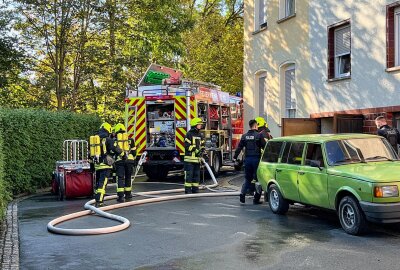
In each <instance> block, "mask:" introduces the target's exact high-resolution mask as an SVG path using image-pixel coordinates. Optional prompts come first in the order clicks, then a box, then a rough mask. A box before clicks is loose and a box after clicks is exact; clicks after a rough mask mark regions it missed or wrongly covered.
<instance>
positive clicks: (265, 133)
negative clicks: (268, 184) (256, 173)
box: [251, 116, 272, 203]
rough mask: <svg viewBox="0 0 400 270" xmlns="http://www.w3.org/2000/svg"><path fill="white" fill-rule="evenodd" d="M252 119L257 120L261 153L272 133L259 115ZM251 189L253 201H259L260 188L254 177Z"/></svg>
mask: <svg viewBox="0 0 400 270" xmlns="http://www.w3.org/2000/svg"><path fill="white" fill-rule="evenodd" d="M254 120H256V122H257V131H258V141H259V144H260V148H261V153H263V151H264V148H265V145H266V144H267V142H268V140H271V139H272V135H271V134H270V132H271V131H270V130H269V128H268V123H267V122H266V121H265V119H264V118H262V117H261V116H259V117H256V119H254ZM251 189H253V190H254V201H255V203H258V202H260V198H261V195H262V188H261V186H260V185H259V184H258V183H257V180H256V179H253V180H252V187H251Z"/></svg>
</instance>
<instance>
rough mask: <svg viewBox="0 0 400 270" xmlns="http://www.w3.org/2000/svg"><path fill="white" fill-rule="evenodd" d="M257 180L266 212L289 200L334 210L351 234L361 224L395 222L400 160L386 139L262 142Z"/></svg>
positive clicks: (399, 214) (282, 209)
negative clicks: (264, 201)
mask: <svg viewBox="0 0 400 270" xmlns="http://www.w3.org/2000/svg"><path fill="white" fill-rule="evenodd" d="M257 176H258V180H259V183H260V185H261V186H262V188H263V190H265V191H267V192H266V196H265V199H266V201H267V200H268V203H269V206H270V208H271V211H272V212H273V213H275V214H285V213H286V212H287V211H288V209H289V205H290V204H293V203H295V202H298V203H301V204H304V205H310V206H317V207H321V208H327V209H332V210H335V211H336V212H337V214H338V216H339V219H340V223H341V225H342V227H343V229H344V230H345V231H346V232H347V233H349V234H353V235H358V234H361V233H363V232H365V231H366V229H367V222H368V221H370V222H376V223H394V222H400V197H399V187H400V160H399V158H398V156H397V154H396V153H395V152H394V151H393V148H392V147H391V146H390V144H389V143H388V142H387V141H386V139H384V138H382V137H379V136H374V135H366V134H337V135H324V134H318V135H301V136H288V137H281V138H276V139H272V140H270V141H268V143H267V145H266V147H265V149H264V154H263V156H262V158H261V161H260V165H259V167H258V171H257Z"/></svg>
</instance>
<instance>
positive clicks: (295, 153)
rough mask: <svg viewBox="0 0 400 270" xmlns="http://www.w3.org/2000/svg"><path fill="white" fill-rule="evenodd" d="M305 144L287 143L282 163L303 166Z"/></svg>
mask: <svg viewBox="0 0 400 270" xmlns="http://www.w3.org/2000/svg"><path fill="white" fill-rule="evenodd" d="M303 149H304V143H300V142H299V143H297V142H296V143H286V145H285V150H284V152H283V155H282V161H281V163H288V164H297V165H299V164H301V159H302V156H303Z"/></svg>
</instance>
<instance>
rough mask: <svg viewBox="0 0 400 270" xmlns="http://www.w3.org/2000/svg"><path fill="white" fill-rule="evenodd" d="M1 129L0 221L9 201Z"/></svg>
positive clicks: (0, 122)
mask: <svg viewBox="0 0 400 270" xmlns="http://www.w3.org/2000/svg"><path fill="white" fill-rule="evenodd" d="M1 115H2V112H1V111H0V126H2V124H3V123H2V121H1V120H2V117H1ZM2 133H3V132H2V129H1V128H0V221H1V220H3V218H4V213H5V211H4V210H5V209H6V207H7V202H8V201H10V199H11V197H10V192H9V191H7V190H6V183H5V182H4V150H3V136H2Z"/></svg>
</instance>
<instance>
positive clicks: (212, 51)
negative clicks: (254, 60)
mask: <svg viewBox="0 0 400 270" xmlns="http://www.w3.org/2000/svg"><path fill="white" fill-rule="evenodd" d="M242 13H243V2H241V1H240V2H239V1H235V0H229V1H221V0H218V1H217V0H215V1H207V0H204V1H202V2H201V3H199V5H198V6H197V9H196V15H195V18H196V23H195V25H194V27H193V28H192V29H190V30H189V31H186V32H185V33H183V40H184V43H185V53H184V55H183V57H182V61H181V63H182V68H183V70H184V72H185V74H186V76H187V77H190V78H195V79H198V80H202V81H206V82H212V83H215V84H217V85H220V86H221V87H222V89H223V90H225V91H228V92H230V93H232V94H234V93H237V92H241V91H242V88H243V75H242V74H243V17H242V15H243V14H242Z"/></svg>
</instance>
